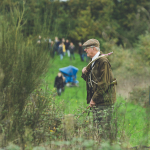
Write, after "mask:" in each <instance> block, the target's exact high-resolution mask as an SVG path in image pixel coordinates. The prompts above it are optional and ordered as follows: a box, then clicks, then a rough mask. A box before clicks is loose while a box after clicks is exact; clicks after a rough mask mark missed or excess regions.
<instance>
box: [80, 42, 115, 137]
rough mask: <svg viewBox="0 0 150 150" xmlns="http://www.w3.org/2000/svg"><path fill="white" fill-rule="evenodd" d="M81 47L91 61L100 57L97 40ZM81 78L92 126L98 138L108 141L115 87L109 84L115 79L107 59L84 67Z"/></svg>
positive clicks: (103, 58)
mask: <svg viewBox="0 0 150 150" xmlns="http://www.w3.org/2000/svg"><path fill="white" fill-rule="evenodd" d="M83 46H84V51H85V52H86V53H87V56H88V57H90V58H91V59H92V61H93V60H94V59H96V58H97V57H99V56H101V53H100V43H99V41H98V40H96V39H90V40H88V41H86V42H85V43H84V44H83ZM81 77H82V78H83V79H84V80H85V81H86V86H87V104H90V107H91V108H92V111H93V121H94V125H95V126H96V127H97V128H98V129H99V131H100V136H101V137H102V138H104V139H108V138H110V135H111V134H110V133H111V129H110V122H111V116H112V113H113V104H114V103H115V101H116V92H115V85H114V84H111V83H112V82H113V81H114V80H115V79H114V77H113V73H112V70H111V65H110V63H109V61H108V59H107V58H106V57H101V58H99V59H97V60H96V61H94V62H93V63H92V64H91V68H90V70H87V69H86V67H84V68H83V69H82V76H81Z"/></svg>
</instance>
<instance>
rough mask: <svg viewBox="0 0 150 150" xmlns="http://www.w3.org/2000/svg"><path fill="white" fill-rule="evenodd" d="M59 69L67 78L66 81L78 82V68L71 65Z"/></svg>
mask: <svg viewBox="0 0 150 150" xmlns="http://www.w3.org/2000/svg"><path fill="white" fill-rule="evenodd" d="M59 71H60V72H61V73H62V74H63V76H64V77H65V78H66V83H68V82H72V83H78V81H77V80H76V78H77V76H76V74H77V72H78V68H76V67H74V66H71V65H70V66H68V67H64V68H60V69H59Z"/></svg>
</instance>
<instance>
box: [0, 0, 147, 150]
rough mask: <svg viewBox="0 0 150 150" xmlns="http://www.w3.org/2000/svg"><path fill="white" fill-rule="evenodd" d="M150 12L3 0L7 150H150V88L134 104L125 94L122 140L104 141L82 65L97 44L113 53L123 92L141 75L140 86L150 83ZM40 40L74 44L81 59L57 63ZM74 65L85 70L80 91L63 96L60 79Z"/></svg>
mask: <svg viewBox="0 0 150 150" xmlns="http://www.w3.org/2000/svg"><path fill="white" fill-rule="evenodd" d="M149 7H150V3H149V1H148V0H132V1H130V2H128V1H125V0H113V1H112V0H95V1H91V0H82V1H80V0H70V1H68V2H61V3H60V2H59V1H53V0H52V1H49V0H32V1H20V0H11V1H10V0H7V1H6V0H1V1H0V147H6V148H7V149H16V150H17V149H20V147H21V148H22V149H23V150H24V149H26V150H32V149H33V150H36V149H46V148H47V149H52V150H53V149H62V150H63V149H65V150H70V149H81V150H84V149H93V150H97V149H100V148H103V149H110V150H111V149H118V150H121V149H124V148H128V147H133V146H142V145H145V146H149V145H150V143H149V141H150V136H149V131H150V129H149V127H150V126H149V125H150V122H149V121H150V115H149V114H150V110H149V107H146V106H148V105H147V104H148V103H147V102H148V98H147V94H148V91H147V88H148V87H147V88H146V89H143V87H142V86H139V87H138V89H135V90H133V91H130V92H131V96H130V99H128V100H126V99H124V98H122V97H120V96H119V95H117V102H116V104H115V111H114V114H113V120H112V130H111V132H112V135H113V137H114V138H113V140H112V141H111V144H110V143H109V142H108V141H102V139H101V137H100V136H98V135H99V134H98V130H97V128H95V127H94V126H93V121H92V113H90V114H89V116H88V115H87V114H88V110H86V107H87V106H88V105H87V104H86V87H85V82H84V81H83V79H82V78H81V70H82V68H83V67H84V66H86V65H87V62H81V61H80V57H79V55H78V54H77V50H78V47H77V46H76V45H77V43H78V42H80V41H81V42H84V41H85V40H87V39H89V38H96V39H98V40H99V41H100V43H101V51H102V52H103V53H107V52H111V51H113V52H114V54H112V55H111V56H109V57H108V59H109V60H110V62H111V65H112V69H113V72H114V75H115V77H116V78H117V80H118V86H120V85H121V86H122V87H123V84H122V81H124V80H126V81H128V80H129V79H130V78H131V77H133V76H134V77H135V79H136V80H135V81H136V82H137V80H138V79H139V77H140V76H141V77H142V80H143V79H146V78H147V77H149V74H150V68H149V60H150V49H149V47H150V45H149V40H150V26H149V25H150V22H149V21H150V20H149V17H150V12H149V11H150V9H149ZM38 35H41V36H42V38H43V39H44V37H46V38H47V37H49V36H50V38H51V39H52V40H54V37H55V36H58V37H59V38H62V37H64V38H68V39H70V40H71V41H73V42H74V44H75V46H76V54H75V57H76V59H75V60H72V61H70V59H69V58H68V57H67V56H65V57H64V59H63V60H62V61H61V60H60V58H59V56H58V55H56V56H55V57H54V58H52V57H51V55H50V54H51V53H50V52H49V51H48V46H47V45H46V44H47V43H46V42H45V43H44V42H42V43H41V45H38V44H37V37H38ZM43 39H42V41H44V40H43ZM68 65H73V66H75V67H77V68H78V69H79V70H78V73H77V80H78V81H79V86H78V87H66V88H65V91H64V92H63V93H62V95H61V96H57V93H56V89H54V79H55V76H56V75H57V73H58V71H59V68H62V67H66V66H68ZM138 81H139V80H138ZM129 82H130V80H129ZM122 87H121V88H122ZM126 90H127V88H126ZM143 103H144V105H143ZM143 106H144V107H143ZM84 110H86V112H85V113H84V114H82V112H83V111H84ZM78 116H80V117H79V119H76V117H78ZM9 143H11V144H9ZM141 149H142V148H141Z"/></svg>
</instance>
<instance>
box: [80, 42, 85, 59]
mask: <svg viewBox="0 0 150 150" xmlns="http://www.w3.org/2000/svg"><path fill="white" fill-rule="evenodd" d="M82 54H83V47H82V43H81V42H79V55H80V58H81V61H84V60H83V56H82Z"/></svg>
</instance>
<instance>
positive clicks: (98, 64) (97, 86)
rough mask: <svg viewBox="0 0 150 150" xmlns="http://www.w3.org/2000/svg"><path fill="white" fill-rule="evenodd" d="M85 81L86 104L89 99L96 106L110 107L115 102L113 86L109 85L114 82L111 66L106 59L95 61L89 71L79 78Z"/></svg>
mask: <svg viewBox="0 0 150 150" xmlns="http://www.w3.org/2000/svg"><path fill="white" fill-rule="evenodd" d="M90 72H91V80H90V81H91V82H90V83H92V84H91V85H92V86H91V88H90V87H89V84H88V81H89V74H90ZM81 77H82V78H83V79H84V80H85V81H86V88H87V104H89V103H90V101H91V99H92V100H93V101H94V102H95V103H96V104H97V105H111V104H114V103H115V101H116V90H115V88H116V87H115V85H110V83H111V82H112V81H114V80H115V79H114V77H113V73H112V70H111V65H110V63H109V61H108V59H107V58H106V57H101V58H99V59H98V60H96V61H95V63H94V65H93V67H92V69H91V71H89V72H87V73H86V74H83V73H82V76H81Z"/></svg>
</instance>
